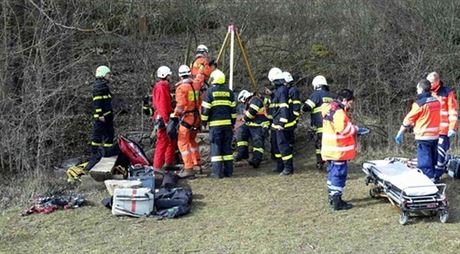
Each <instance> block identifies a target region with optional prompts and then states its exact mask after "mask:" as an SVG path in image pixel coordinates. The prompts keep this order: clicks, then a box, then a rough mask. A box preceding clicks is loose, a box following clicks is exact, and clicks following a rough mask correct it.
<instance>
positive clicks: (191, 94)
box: [187, 91, 200, 101]
mask: <svg viewBox="0 0 460 254" xmlns="http://www.w3.org/2000/svg"><path fill="white" fill-rule="evenodd" d="M187 97H188V98H187V99H188V100H189V101H197V100H198V98H199V97H200V91H188V96H187Z"/></svg>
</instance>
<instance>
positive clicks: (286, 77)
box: [283, 71, 294, 83]
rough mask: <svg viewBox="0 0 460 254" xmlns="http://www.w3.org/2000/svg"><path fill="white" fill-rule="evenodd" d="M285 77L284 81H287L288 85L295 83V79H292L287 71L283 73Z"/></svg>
mask: <svg viewBox="0 0 460 254" xmlns="http://www.w3.org/2000/svg"><path fill="white" fill-rule="evenodd" d="M283 76H284V80H285V81H286V83H290V82H292V81H294V79H293V78H292V75H291V73H289V72H287V71H285V72H283Z"/></svg>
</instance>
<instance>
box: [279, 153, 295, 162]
mask: <svg viewBox="0 0 460 254" xmlns="http://www.w3.org/2000/svg"><path fill="white" fill-rule="evenodd" d="M292 157H293V156H292V154H290V155H288V156H284V157H282V158H281V159H282V160H283V161H288V160H290V159H292Z"/></svg>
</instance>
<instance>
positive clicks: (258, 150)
mask: <svg viewBox="0 0 460 254" xmlns="http://www.w3.org/2000/svg"><path fill="white" fill-rule="evenodd" d="M252 150H254V152H259V153H264V149H263V148H260V147H253V148H252Z"/></svg>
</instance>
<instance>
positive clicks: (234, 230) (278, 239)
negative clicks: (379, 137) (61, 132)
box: [0, 150, 460, 253]
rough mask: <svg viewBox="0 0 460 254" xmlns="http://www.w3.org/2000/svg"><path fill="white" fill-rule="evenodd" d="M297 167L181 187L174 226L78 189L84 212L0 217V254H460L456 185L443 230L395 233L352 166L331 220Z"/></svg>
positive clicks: (418, 222)
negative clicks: (127, 212) (119, 213)
mask: <svg viewBox="0 0 460 254" xmlns="http://www.w3.org/2000/svg"><path fill="white" fill-rule="evenodd" d="M309 151H310V150H309ZM301 154H303V153H301ZM295 159H296V160H295V161H296V173H295V174H294V175H293V176H291V177H285V178H282V177H279V176H278V175H275V174H273V173H272V172H271V170H270V169H271V167H272V166H273V165H272V164H271V162H267V163H265V164H263V167H262V169H258V170H255V169H251V168H247V167H239V168H237V169H236V172H235V176H234V177H233V178H229V179H224V180H212V179H207V178H199V179H196V180H193V181H189V182H188V183H187V184H189V185H190V186H191V187H192V190H193V192H194V195H195V196H194V201H193V208H192V213H191V214H189V215H187V216H185V217H182V218H179V219H172V220H161V221H159V220H156V219H154V218H140V219H135V218H128V217H114V216H112V215H111V213H110V210H108V209H105V208H104V207H102V205H101V204H100V202H99V201H100V200H101V199H102V198H104V197H105V196H106V195H107V192H106V191H105V190H104V187H103V186H100V185H92V184H90V183H88V184H84V185H83V186H82V187H81V188H80V191H84V192H85V193H86V194H87V197H88V198H89V199H90V200H91V201H93V203H94V204H93V205H92V206H88V207H83V208H79V209H75V210H70V211H57V212H55V213H52V214H49V215H31V216H28V217H21V216H19V213H20V212H21V210H22V208H24V207H22V208H18V207H13V208H9V209H8V210H6V211H2V214H1V217H0V252H1V253H25V252H30V251H32V252H33V253H108V252H115V253H458V249H459V248H460V240H459V239H460V238H459V237H458V233H459V232H460V224H459V220H460V216H459V208H458V206H459V202H460V196H459V194H458V193H459V191H460V188H459V186H458V185H459V184H458V181H455V180H453V179H450V178H445V179H444V180H443V181H444V182H445V183H447V184H448V197H449V201H450V213H451V217H450V221H449V223H447V224H442V223H440V222H439V220H438V218H437V217H423V218H420V217H419V218H412V219H411V220H410V223H409V224H408V225H406V226H401V225H399V223H398V218H399V211H398V209H396V208H395V207H392V206H391V205H390V203H389V202H388V201H387V200H385V199H372V198H370V197H369V195H368V187H366V186H365V184H364V174H363V173H362V172H361V168H360V165H358V164H352V165H351V169H350V172H349V180H348V182H347V187H346V190H345V194H344V199H345V200H350V201H351V202H352V203H353V205H354V208H353V209H351V210H348V211H339V212H333V211H331V209H330V208H329V206H328V204H327V201H326V200H327V196H326V195H327V194H326V187H325V176H326V174H325V172H318V171H317V170H315V169H314V163H313V161H314V159H313V157H301V156H300V155H299V156H297V157H296V158H295ZM85 185H86V187H85ZM85 188H86V189H85ZM88 189H92V190H88Z"/></svg>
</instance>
